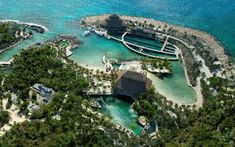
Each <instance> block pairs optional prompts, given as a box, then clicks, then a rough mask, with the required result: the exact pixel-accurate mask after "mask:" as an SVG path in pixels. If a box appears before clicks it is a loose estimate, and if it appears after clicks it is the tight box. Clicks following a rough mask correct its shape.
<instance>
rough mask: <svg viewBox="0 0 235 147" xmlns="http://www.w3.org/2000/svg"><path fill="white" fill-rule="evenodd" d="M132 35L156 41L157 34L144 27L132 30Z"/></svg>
mask: <svg viewBox="0 0 235 147" xmlns="http://www.w3.org/2000/svg"><path fill="white" fill-rule="evenodd" d="M131 35H135V36H139V37H144V38H148V39H155V38H156V33H155V32H154V31H151V30H148V29H145V28H143V27H135V28H133V29H132V30H131Z"/></svg>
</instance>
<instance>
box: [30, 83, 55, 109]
mask: <svg viewBox="0 0 235 147" xmlns="http://www.w3.org/2000/svg"><path fill="white" fill-rule="evenodd" d="M32 90H34V91H36V92H37V93H38V94H39V95H40V99H38V102H39V103H43V104H47V103H49V102H50V100H51V99H52V96H53V94H54V90H53V89H52V88H48V87H46V86H44V85H43V84H38V83H36V84H34V85H33V86H32ZM28 109H29V111H30V112H34V111H37V110H39V109H40V107H39V105H37V104H35V103H31V104H30V105H29V106H28Z"/></svg>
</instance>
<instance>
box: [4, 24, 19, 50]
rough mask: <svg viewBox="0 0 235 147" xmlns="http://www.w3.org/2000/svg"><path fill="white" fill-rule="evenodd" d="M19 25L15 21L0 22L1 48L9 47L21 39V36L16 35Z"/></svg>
mask: <svg viewBox="0 0 235 147" xmlns="http://www.w3.org/2000/svg"><path fill="white" fill-rule="evenodd" d="M18 29H19V28H18V26H17V25H16V24H15V23H0V48H1V49H2V48H5V47H8V46H10V45H12V44H14V43H16V42H18V41H19V38H16V37H15V33H16V31H17V30H18Z"/></svg>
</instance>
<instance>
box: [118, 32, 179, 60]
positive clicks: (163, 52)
mask: <svg viewBox="0 0 235 147" xmlns="http://www.w3.org/2000/svg"><path fill="white" fill-rule="evenodd" d="M127 34H128V32H125V33H124V34H123V35H122V43H123V44H124V45H125V46H126V47H127V48H128V49H130V50H132V51H134V52H136V53H139V54H141V55H144V56H147V57H151V58H159V59H168V60H178V56H177V54H175V53H172V52H165V51H159V50H155V49H151V48H147V47H144V46H140V45H136V44H133V43H129V42H126V41H125V39H124V38H125V36H126V35H127ZM129 45H132V46H135V47H138V48H140V49H141V51H137V50H135V49H133V48H132V47H130V46H129ZM143 50H149V51H153V52H157V53H162V54H167V55H175V56H176V57H175V58H167V57H159V56H154V55H150V54H146V53H143V52H142V51H143Z"/></svg>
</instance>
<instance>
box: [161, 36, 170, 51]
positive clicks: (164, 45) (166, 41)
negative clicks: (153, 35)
mask: <svg viewBox="0 0 235 147" xmlns="http://www.w3.org/2000/svg"><path fill="white" fill-rule="evenodd" d="M168 39H169V36H167V37H166V40H165V43H164V44H163V46H162V49H161V51H164V49H165V47H166V45H167V43H168Z"/></svg>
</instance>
